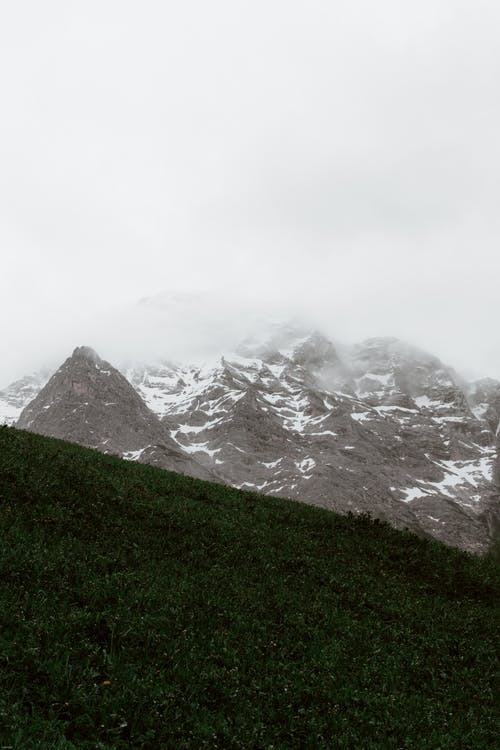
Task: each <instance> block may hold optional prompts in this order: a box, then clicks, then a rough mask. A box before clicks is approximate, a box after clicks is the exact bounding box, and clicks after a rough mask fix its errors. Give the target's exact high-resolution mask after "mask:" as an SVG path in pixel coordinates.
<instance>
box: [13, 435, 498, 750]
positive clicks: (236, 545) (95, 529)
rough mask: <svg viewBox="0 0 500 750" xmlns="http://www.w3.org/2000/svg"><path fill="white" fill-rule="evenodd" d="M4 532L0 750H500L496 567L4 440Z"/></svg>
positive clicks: (24, 440)
mask: <svg viewBox="0 0 500 750" xmlns="http://www.w3.org/2000/svg"><path fill="white" fill-rule="evenodd" d="M0 531H1V549H0V747H5V746H9V747H11V748H15V749H16V750H17V749H18V748H19V749H22V750H31V749H32V748H43V749H46V748H47V749H50V748H54V750H55V749H57V750H63V749H64V750H70V748H83V749H85V748H116V749H118V750H119V749H120V748H134V750H140V749H141V748H143V749H146V748H148V749H150V750H158V749H161V748H172V749H175V750H177V749H179V750H182V748H194V749H195V750H198V748H242V749H245V750H248V749H249V748H262V749H269V750H271V748H273V749H275V750H277V749H280V750H285V749H286V750H289V749H292V748H297V749H299V748H300V750H308V749H310V750H316V749H318V748H329V749H330V748H352V749H353V750H378V749H381V750H382V749H384V750H385V748H408V750H423V749H424V748H426V749H428V750H448V749H449V748H457V750H458V749H460V750H467V749H468V748H478V749H481V750H484V749H485V748H493V747H495V746H498V745H495V743H496V741H497V730H498V725H496V719H497V718H498V716H497V714H496V713H495V707H494V706H495V703H494V677H495V674H496V673H497V670H498V661H497V658H498V653H497V645H498V640H497V626H498V607H497V604H496V602H497V600H496V593H497V592H498V581H499V575H498V564H497V563H496V562H495V560H493V559H479V558H474V557H472V556H471V555H467V554H465V553H462V552H460V551H457V550H454V549H449V548H446V547H444V546H443V545H441V544H439V543H437V542H434V541H429V540H425V539H420V538H418V537H416V536H414V535H413V534H411V533H409V532H399V531H395V530H394V529H392V528H390V527H389V526H387V525H385V524H381V523H377V522H375V521H372V520H371V519H370V518H368V517H358V518H355V517H352V516H348V517H342V516H339V515H336V514H334V513H330V512H328V511H325V510H321V509H318V508H312V507H309V506H306V505H302V504H300V503H293V502H290V501H285V500H278V499H274V498H266V497H262V496H259V495H256V494H253V493H249V492H238V491H236V490H232V489H229V488H226V487H222V486H219V485H215V484H209V483H206V482H201V481H196V480H194V479H190V478H187V477H182V476H178V475H176V474H172V473H168V472H163V471H161V470H158V469H154V468H152V467H148V466H140V465H137V464H130V463H126V462H124V461H121V460H119V459H116V458H113V457H110V456H104V455H101V454H99V453H97V452H94V451H90V450H85V449H83V448H79V447H77V446H74V445H70V444H67V443H64V442H61V441H57V440H52V439H46V438H42V437H39V436H36V435H32V434H29V433H27V432H19V431H16V430H14V429H11V428H6V427H4V428H0ZM105 681H109V682H110V684H109V685H107V684H105Z"/></svg>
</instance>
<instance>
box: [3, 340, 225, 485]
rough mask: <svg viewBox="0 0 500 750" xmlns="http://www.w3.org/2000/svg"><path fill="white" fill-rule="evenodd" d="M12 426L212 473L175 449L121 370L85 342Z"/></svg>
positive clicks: (194, 473) (207, 475)
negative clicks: (15, 424) (15, 425)
mask: <svg viewBox="0 0 500 750" xmlns="http://www.w3.org/2000/svg"><path fill="white" fill-rule="evenodd" d="M17 427H19V428H20V429H25V430H30V431H31V432H37V433H39V434H41V435H49V436H52V437H58V438H62V439H64V440H69V441H70V442H73V443H79V444H80V445H84V446H87V447H89V448H96V449H98V450H101V451H104V452H107V453H114V454H117V455H121V456H124V457H126V458H132V459H135V460H139V461H142V462H145V463H151V464H155V465H157V466H160V467H162V468H165V469H170V470H172V471H178V472H181V473H185V474H190V475H192V476H196V477H199V478H202V479H213V478H214V476H213V475H212V474H211V472H210V471H208V470H206V469H204V468H203V467H202V466H200V464H199V463H198V462H197V461H196V460H195V459H193V458H192V457H190V456H189V455H187V454H186V453H185V452H183V451H181V450H180V449H179V447H178V446H177V445H176V444H175V443H174V442H173V440H172V439H171V438H170V436H169V435H168V432H167V431H166V430H165V428H164V426H163V425H162V424H161V422H160V420H159V419H158V417H157V416H156V415H155V414H153V412H151V411H150V409H148V407H147V406H146V404H145V403H144V401H143V400H142V399H141V398H140V396H139V395H138V394H137V393H136V391H135V390H134V389H133V387H132V386H131V385H130V383H129V382H128V381H127V380H126V379H125V378H124V376H123V375H122V374H121V373H120V372H119V371H118V370H116V369H115V368H114V367H113V366H112V365H110V364H109V362H105V361H104V360H102V359H101V358H100V357H99V355H98V354H97V353H96V352H95V351H94V350H93V349H91V348H90V347H88V346H80V347H77V348H76V349H75V350H74V352H73V354H72V355H71V357H69V358H68V359H67V360H66V361H65V362H64V364H63V365H62V366H61V367H60V368H59V369H58V370H57V372H56V373H55V374H54V375H53V376H52V377H51V378H50V380H49V381H48V383H47V384H46V385H45V386H44V387H43V388H42V390H41V391H40V392H39V394H38V395H37V396H36V398H35V399H34V400H33V401H31V403H29V404H28V406H27V407H25V409H24V410H23V411H22V413H21V416H20V417H19V420H18V422H17Z"/></svg>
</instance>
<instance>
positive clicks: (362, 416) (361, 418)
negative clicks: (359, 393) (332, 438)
mask: <svg viewBox="0 0 500 750" xmlns="http://www.w3.org/2000/svg"><path fill="white" fill-rule="evenodd" d="M351 419H354V420H356V422H366V421H367V420H369V419H370V412H367V411H363V412H352V414H351Z"/></svg>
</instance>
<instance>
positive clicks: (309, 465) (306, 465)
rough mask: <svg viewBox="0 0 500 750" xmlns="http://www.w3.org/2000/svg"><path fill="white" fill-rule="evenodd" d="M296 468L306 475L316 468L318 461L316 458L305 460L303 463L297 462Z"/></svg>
mask: <svg viewBox="0 0 500 750" xmlns="http://www.w3.org/2000/svg"><path fill="white" fill-rule="evenodd" d="M295 466H296V467H297V469H298V470H299V471H300V472H301V473H302V474H306V473H307V472H308V471H311V469H313V468H314V467H315V466H316V461H315V460H314V458H304V459H303V460H302V461H296V462H295Z"/></svg>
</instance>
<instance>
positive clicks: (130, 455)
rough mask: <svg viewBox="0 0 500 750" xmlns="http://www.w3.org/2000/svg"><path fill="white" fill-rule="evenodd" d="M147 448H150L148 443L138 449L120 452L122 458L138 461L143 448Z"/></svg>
mask: <svg viewBox="0 0 500 750" xmlns="http://www.w3.org/2000/svg"><path fill="white" fill-rule="evenodd" d="M148 448H151V446H150V445H147V446H146V447H145V448H141V449H140V450H138V451H126V452H125V453H123V454H122V456H123V458H125V459H126V460H127V461H138V460H139V459H140V457H141V456H142V454H143V453H144V451H145V450H147V449H148Z"/></svg>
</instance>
